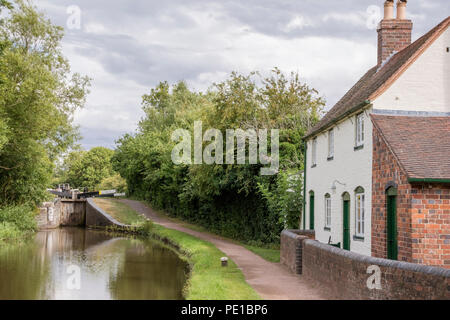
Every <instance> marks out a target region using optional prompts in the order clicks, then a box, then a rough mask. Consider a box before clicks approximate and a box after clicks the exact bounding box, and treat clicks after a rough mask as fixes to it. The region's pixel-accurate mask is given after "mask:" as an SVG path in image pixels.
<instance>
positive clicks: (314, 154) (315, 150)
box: [311, 137, 317, 166]
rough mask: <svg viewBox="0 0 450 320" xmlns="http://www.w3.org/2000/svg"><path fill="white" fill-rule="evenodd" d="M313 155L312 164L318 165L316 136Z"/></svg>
mask: <svg viewBox="0 0 450 320" xmlns="http://www.w3.org/2000/svg"><path fill="white" fill-rule="evenodd" d="M311 149H312V157H311V161H312V165H313V166H315V165H317V137H315V138H314V139H313V140H312V148H311Z"/></svg>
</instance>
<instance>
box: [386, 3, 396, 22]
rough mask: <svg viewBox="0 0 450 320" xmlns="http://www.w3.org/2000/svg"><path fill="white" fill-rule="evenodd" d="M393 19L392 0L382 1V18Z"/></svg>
mask: <svg viewBox="0 0 450 320" xmlns="http://www.w3.org/2000/svg"><path fill="white" fill-rule="evenodd" d="M391 19H394V0H388V1H386V2H385V3H384V20H391Z"/></svg>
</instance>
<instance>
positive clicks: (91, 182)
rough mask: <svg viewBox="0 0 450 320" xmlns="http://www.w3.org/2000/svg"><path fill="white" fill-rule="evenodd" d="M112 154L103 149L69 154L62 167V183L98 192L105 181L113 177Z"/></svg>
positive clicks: (110, 151)
mask: <svg viewBox="0 0 450 320" xmlns="http://www.w3.org/2000/svg"><path fill="white" fill-rule="evenodd" d="M113 154H114V151H112V150H110V149H107V148H103V147H97V148H93V149H91V150H90V151H73V152H71V153H69V155H68V156H67V157H66V159H65V161H64V166H63V167H64V169H63V170H64V175H63V177H64V181H65V182H67V183H69V184H70V185H71V186H72V187H76V188H88V189H89V190H93V191H94V190H98V189H99V188H100V184H101V183H102V182H104V180H105V179H110V178H111V177H113V176H114V175H115V173H114V171H113V170H112V165H111V157H112V156H113ZM110 183H111V181H110Z"/></svg>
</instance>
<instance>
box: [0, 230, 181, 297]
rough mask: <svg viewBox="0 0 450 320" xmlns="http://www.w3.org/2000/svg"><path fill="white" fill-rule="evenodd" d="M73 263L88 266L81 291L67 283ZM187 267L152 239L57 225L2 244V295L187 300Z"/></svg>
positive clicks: (0, 289) (0, 256)
mask: <svg viewBox="0 0 450 320" xmlns="http://www.w3.org/2000/svg"><path fill="white" fill-rule="evenodd" d="M71 264H75V265H78V266H80V267H81V270H82V278H83V280H82V291H81V292H78V293H74V292H68V291H67V290H66V287H65V283H66V280H67V273H66V271H67V270H66V268H67V266H69V265H71ZM186 269H187V266H186V264H185V263H184V262H183V261H182V260H181V259H179V258H178V256H177V255H176V254H175V253H174V252H172V251H171V250H169V249H166V248H163V247H161V246H159V245H157V244H155V243H153V242H151V241H141V240H139V239H133V238H124V237H114V236H113V235H111V234H108V233H104V232H96V231H90V230H84V229H76V228H75V229H72V228H64V229H57V230H52V231H48V232H39V233H38V234H36V235H35V237H34V238H32V239H30V240H29V241H26V242H23V243H17V244H10V245H3V246H0V300H6V299H19V300H20V299H31V300H33V299H55V298H61V297H63V298H69V299H70V298H78V299H83V298H88V297H89V298H92V297H98V298H100V299H102V298H113V299H149V300H150V299H181V298H182V289H183V286H184V283H185V270H186ZM83 281H87V282H83ZM65 290H66V291H65ZM83 290H85V291H83Z"/></svg>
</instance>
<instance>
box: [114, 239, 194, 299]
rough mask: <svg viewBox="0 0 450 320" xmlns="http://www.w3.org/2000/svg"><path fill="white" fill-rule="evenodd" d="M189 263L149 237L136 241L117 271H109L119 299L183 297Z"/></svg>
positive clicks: (115, 296) (115, 294) (115, 295)
mask: <svg viewBox="0 0 450 320" xmlns="http://www.w3.org/2000/svg"><path fill="white" fill-rule="evenodd" d="M186 271H187V265H186V263H185V262H184V261H182V260H181V259H180V258H179V257H178V256H177V255H176V254H175V253H174V252H172V251H171V250H169V249H167V248H164V247H161V246H159V245H156V244H155V243H152V242H150V241H146V242H141V241H139V242H134V243H132V245H131V246H130V247H129V248H128V249H127V250H126V252H125V259H124V260H123V264H122V265H121V266H120V269H119V270H118V272H117V273H110V284H109V286H110V291H111V295H112V297H113V299H116V300H143V299H145V300H164V299H166V300H180V299H182V298H183V297H182V291H183V287H184V284H185V281H186Z"/></svg>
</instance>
